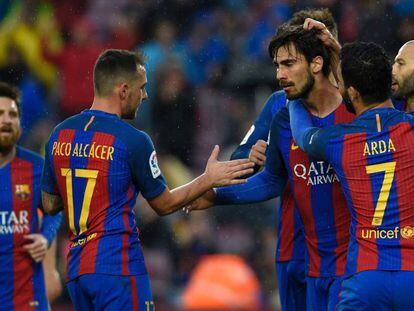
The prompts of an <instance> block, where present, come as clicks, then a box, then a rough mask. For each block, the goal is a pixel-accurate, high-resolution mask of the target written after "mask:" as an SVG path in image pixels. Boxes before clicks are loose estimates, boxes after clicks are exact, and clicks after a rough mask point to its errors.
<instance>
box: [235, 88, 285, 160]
mask: <svg viewBox="0 0 414 311" xmlns="http://www.w3.org/2000/svg"><path fill="white" fill-rule="evenodd" d="M285 105H286V96H285V93H284V92H283V91H279V92H275V93H273V94H272V95H270V97H269V98H268V99H267V101H266V103H265V105H264V107H263V109H262V111H261V112H260V114H259V117H258V118H257V119H256V121H255V122H254V124H253V125H252V126H251V128H250V129H249V131H248V132H247V134H246V136H245V137H244V139H243V140H242V142H241V143H240V145H239V146H238V147H237V149H236V150H235V151H234V152H233V153H232V155H231V158H230V159H231V160H234V159H245V158H248V157H249V153H250V149H251V148H252V146H253V145H254V144H255V143H256V141H258V140H259V139H262V140H266V141H267V140H268V138H269V132H270V124H271V123H272V119H273V116H274V115H275V114H276V112H278V111H279V109H280V108H282V107H283V106H285Z"/></svg>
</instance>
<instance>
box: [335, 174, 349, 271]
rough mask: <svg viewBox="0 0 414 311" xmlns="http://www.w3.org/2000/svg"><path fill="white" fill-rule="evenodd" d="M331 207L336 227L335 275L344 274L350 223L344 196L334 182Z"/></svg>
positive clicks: (339, 185) (340, 188)
mask: <svg viewBox="0 0 414 311" xmlns="http://www.w3.org/2000/svg"><path fill="white" fill-rule="evenodd" d="M332 206H333V207H334V208H333V212H334V218H335V227H336V230H335V231H336V242H337V245H338V246H337V247H336V248H335V258H336V268H335V270H336V275H342V274H344V273H345V264H346V253H347V248H348V242H349V226H350V223H351V215H350V213H349V209H348V206H347V203H346V199H345V195H344V192H343V190H342V187H341V184H340V183H338V182H335V183H333V184H332Z"/></svg>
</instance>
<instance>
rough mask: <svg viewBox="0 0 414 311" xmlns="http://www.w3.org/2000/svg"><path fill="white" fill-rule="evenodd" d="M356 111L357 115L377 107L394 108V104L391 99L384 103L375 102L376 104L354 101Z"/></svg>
mask: <svg viewBox="0 0 414 311" xmlns="http://www.w3.org/2000/svg"><path fill="white" fill-rule="evenodd" d="M354 108H355V113H356V115H357V116H359V115H360V114H362V113H364V112H365V111H367V110H370V109H375V108H394V105H393V104H392V101H391V99H390V98H389V99H387V100H386V101H383V102H382V103H375V104H370V105H367V104H364V103H363V102H359V103H354Z"/></svg>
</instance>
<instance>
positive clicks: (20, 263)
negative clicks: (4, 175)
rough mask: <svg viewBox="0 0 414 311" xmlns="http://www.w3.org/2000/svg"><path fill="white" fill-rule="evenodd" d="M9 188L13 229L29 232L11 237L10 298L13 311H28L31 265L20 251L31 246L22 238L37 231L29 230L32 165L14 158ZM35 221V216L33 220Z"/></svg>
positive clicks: (25, 253)
mask: <svg viewBox="0 0 414 311" xmlns="http://www.w3.org/2000/svg"><path fill="white" fill-rule="evenodd" d="M10 171H11V184H12V191H13V212H14V214H15V216H16V218H17V223H15V225H16V226H22V227H23V226H24V225H25V224H24V223H22V222H25V221H24V219H27V224H26V225H27V226H28V229H29V230H30V232H27V231H26V232H25V233H24V234H18V233H15V234H13V249H14V250H15V251H14V252H13V276H14V294H13V305H14V308H15V309H16V310H27V309H30V305H29V304H30V302H32V301H33V300H34V288H33V272H34V271H33V263H34V261H33V260H32V257H31V256H30V255H29V253H28V252H27V251H26V250H24V249H23V248H22V247H23V245H24V244H29V243H31V241H30V240H25V239H24V238H23V236H24V235H25V234H30V233H36V232H37V228H32V227H31V225H32V223H33V224H34V222H32V216H33V215H32V213H33V212H36V211H32V204H33V195H34V194H33V165H32V163H30V162H28V161H24V160H21V159H19V158H17V157H16V158H15V159H14V160H13V161H12V162H11V164H10ZM35 217H36V216H35Z"/></svg>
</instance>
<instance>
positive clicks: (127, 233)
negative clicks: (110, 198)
mask: <svg viewBox="0 0 414 311" xmlns="http://www.w3.org/2000/svg"><path fill="white" fill-rule="evenodd" d="M133 195H134V192H133V190H132V188H131V187H129V188H128V192H127V196H128V202H131V199H132V196H133ZM129 213H130V208H129V205H128V204H125V205H124V207H123V211H122V220H123V222H124V226H125V234H123V235H122V274H124V275H126V274H129V266H128V262H129V255H128V250H129V240H128V239H129V236H130V234H131V231H132V230H131V226H130V225H129V219H128V215H129Z"/></svg>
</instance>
